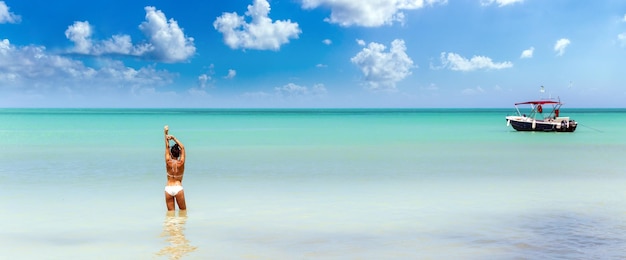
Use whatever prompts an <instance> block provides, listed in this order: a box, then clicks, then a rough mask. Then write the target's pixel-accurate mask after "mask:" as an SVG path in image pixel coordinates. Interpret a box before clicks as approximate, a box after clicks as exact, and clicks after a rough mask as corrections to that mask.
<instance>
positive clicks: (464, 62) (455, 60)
mask: <svg viewBox="0 0 626 260" xmlns="http://www.w3.org/2000/svg"><path fill="white" fill-rule="evenodd" d="M440 58H441V67H439V68H448V69H450V70H458V71H473V70H480V69H487V70H489V69H496V70H499V69H507V68H511V67H513V63H511V62H510V61H505V62H493V61H492V60H491V58H489V57H485V56H473V57H472V58H471V59H467V58H465V57H463V56H461V55H459V54H456V53H452V52H450V53H446V52H442V53H441V56H440Z"/></svg>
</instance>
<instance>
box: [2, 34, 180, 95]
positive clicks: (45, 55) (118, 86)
mask: <svg viewBox="0 0 626 260" xmlns="http://www.w3.org/2000/svg"><path fill="white" fill-rule="evenodd" d="M173 77H174V75H172V74H171V73H168V72H166V71H158V70H156V69H155V68H154V67H142V68H139V69H135V68H131V67H126V66H125V65H124V64H123V63H122V62H119V61H111V60H103V61H101V62H100V63H99V66H98V67H89V66H86V65H85V64H84V63H83V62H81V61H78V60H74V59H71V58H68V57H65V56H60V55H56V54H50V53H49V52H47V51H46V48H45V47H42V46H34V45H29V46H24V47H19V46H15V45H13V44H11V43H10V41H9V40H8V39H4V40H2V41H0V85H2V86H5V87H7V88H8V87H10V88H16V89H22V90H23V91H24V92H29V91H31V90H34V89H37V90H46V91H54V90H59V89H64V91H66V92H67V91H72V92H84V93H90V92H93V91H96V90H102V91H118V90H119V91H128V92H132V93H138V92H140V90H141V89H153V88H154V87H155V86H162V85H164V84H168V83H170V82H172V79H173Z"/></svg>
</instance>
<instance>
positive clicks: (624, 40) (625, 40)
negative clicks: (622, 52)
mask: <svg viewBox="0 0 626 260" xmlns="http://www.w3.org/2000/svg"><path fill="white" fill-rule="evenodd" d="M617 40H618V41H619V43H620V45H621V46H622V47H624V46H626V32H625V33H620V34H618V35H617Z"/></svg>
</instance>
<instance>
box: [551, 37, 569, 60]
mask: <svg viewBox="0 0 626 260" xmlns="http://www.w3.org/2000/svg"><path fill="white" fill-rule="evenodd" d="M570 43H571V42H570V40H569V39H566V38H563V39H559V40H558V41H556V43H555V44H554V51H555V52H556V55H557V56H563V54H564V53H565V48H567V46H568V45H570Z"/></svg>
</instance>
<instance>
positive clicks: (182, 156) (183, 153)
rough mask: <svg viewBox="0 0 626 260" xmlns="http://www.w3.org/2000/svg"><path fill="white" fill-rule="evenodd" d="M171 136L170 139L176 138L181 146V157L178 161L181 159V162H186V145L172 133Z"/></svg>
mask: <svg viewBox="0 0 626 260" xmlns="http://www.w3.org/2000/svg"><path fill="white" fill-rule="evenodd" d="M169 137H170V139H172V140H174V142H176V143H177V144H178V146H179V147H180V159H178V161H180V162H181V163H185V146H184V145H183V143H181V142H180V141H178V139H177V138H176V137H174V136H173V135H170V136H169Z"/></svg>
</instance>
